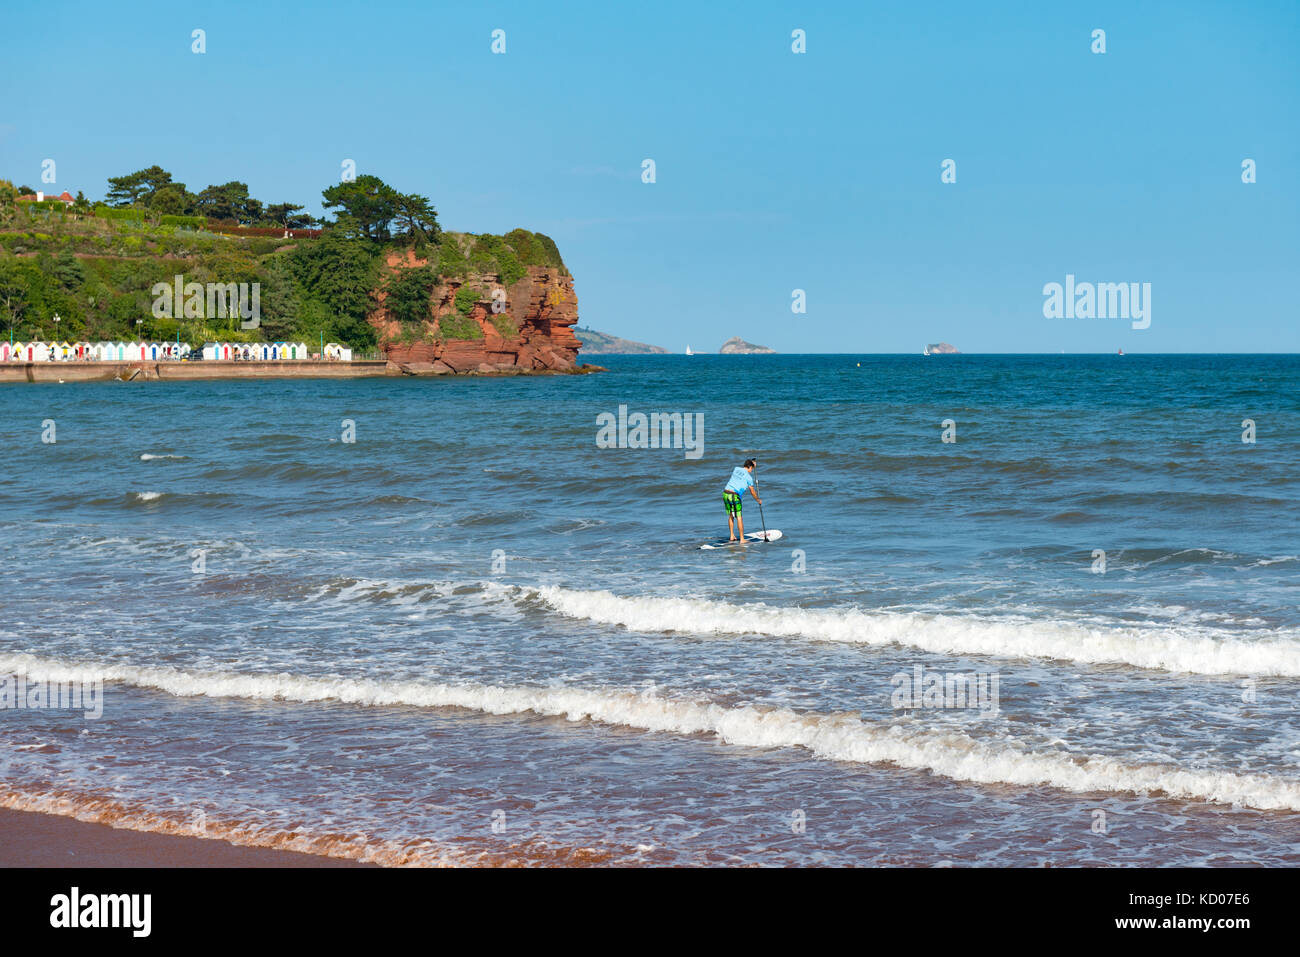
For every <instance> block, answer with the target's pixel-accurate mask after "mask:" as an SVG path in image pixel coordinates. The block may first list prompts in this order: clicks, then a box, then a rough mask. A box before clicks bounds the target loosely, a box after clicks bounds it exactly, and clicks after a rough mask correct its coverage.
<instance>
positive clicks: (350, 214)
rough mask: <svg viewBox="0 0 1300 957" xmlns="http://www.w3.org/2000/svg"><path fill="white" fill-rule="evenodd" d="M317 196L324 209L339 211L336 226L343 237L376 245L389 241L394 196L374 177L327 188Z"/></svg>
mask: <svg viewBox="0 0 1300 957" xmlns="http://www.w3.org/2000/svg"><path fill="white" fill-rule="evenodd" d="M321 195H322V196H324V197H325V202H324V203H323V205H324V207H325V208H326V209H332V208H334V207H340V208H341V213H340V214H339V216H338V222H337V223H336V226H338V227H339V228H341V229H342V230H343V231H344V232H345V233H347V234H355V235H359V236H361V237H363V238H365V239H369V240H371V241H372V242H379V243H383V242H387V241H388V240H389V238H391V235H392V233H391V228H390V224H391V223H392V221H393V217H394V216H396V215H397V199H398V193H397V191H396V190H395V189H393V187H391V186H389V185H388V184H387V183H385V182H384V181H383V180H382V179H380V178H379V177H378V176H371V175H369V174H366V175H364V176H358V177H357V178H356V179H355V180H352V181H351V182H347V183H337V184H335V185H334V186H331V187H330V188H329V189H327V190H324V191H323V192H322V193H321Z"/></svg>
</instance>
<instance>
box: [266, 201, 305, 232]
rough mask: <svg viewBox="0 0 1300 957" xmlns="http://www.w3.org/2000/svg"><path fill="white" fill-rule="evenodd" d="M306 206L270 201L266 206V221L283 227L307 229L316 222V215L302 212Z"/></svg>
mask: <svg viewBox="0 0 1300 957" xmlns="http://www.w3.org/2000/svg"><path fill="white" fill-rule="evenodd" d="M305 208H306V207H303V206H298V205H296V204H294V203H272V204H271V205H270V206H268V207H266V214H265V218H266V221H267V222H269V223H271V224H273V225H275V226H283V227H284V228H285V229H307V228H308V227H309V226H311V225H312V224H313V223H315V222H316V217H315V216H312V215H310V214H308V213H304V212H303V209H305Z"/></svg>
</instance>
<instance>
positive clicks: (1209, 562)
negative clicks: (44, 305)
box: [0, 355, 1300, 865]
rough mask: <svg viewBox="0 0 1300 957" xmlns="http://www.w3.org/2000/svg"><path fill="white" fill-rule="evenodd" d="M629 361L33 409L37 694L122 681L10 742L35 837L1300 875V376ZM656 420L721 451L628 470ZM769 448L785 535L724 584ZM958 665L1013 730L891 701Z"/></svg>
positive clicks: (66, 394) (8, 627)
mask: <svg viewBox="0 0 1300 957" xmlns="http://www.w3.org/2000/svg"><path fill="white" fill-rule="evenodd" d="M594 361H598V362H600V364H602V365H605V366H607V367H608V369H609V371H607V372H605V373H601V374H598V375H590V376H557V377H536V378H522V377H521V378H436V379H412V378H405V377H404V378H398V379H382V380H375V379H358V380H353V381H329V380H308V381H240V382H192V383H189V382H148V383H130V384H126V383H117V382H114V383H94V384H91V383H87V384H67V385H48V386H46V385H14V386H6V387H3V388H0V415H2V416H3V421H4V422H5V423H6V426H7V428H6V429H5V431H4V432H3V438H0V443H2V444H0V455H2V460H3V463H4V465H3V467H2V468H0V564H2V567H3V571H4V582H5V585H4V600H3V608H4V614H3V615H2V616H0V676H3V675H6V674H8V675H15V676H16V675H24V676H26V677H27V678H28V679H29V680H33V681H34V680H37V679H42V678H43V679H46V680H71V679H78V680H80V679H85V680H87V681H93V680H96V679H101V680H103V681H105V685H104V687H105V692H104V695H105V697H104V711H103V716H102V717H100V718H98V719H90V720H88V719H87V718H86V717H85V716H84V715H83V714H82V713H81V712H79V711H74V710H71V709H66V708H65V709H49V708H45V709H34V708H12V709H9V710H6V711H0V721H2V722H3V725H0V803H5V804H8V805H9V806H14V807H24V808H33V809H43V810H49V811H53V812H56V813H63V814H73V815H76V816H80V817H83V818H86V819H94V820H106V821H110V822H112V823H115V824H118V825H119V826H128V827H137V828H143V829H150V830H160V831H174V832H179V833H202V834H204V835H206V836H208V837H214V838H224V839H228V840H234V841H237V842H241V843H254V844H262V845H267V846H283V847H296V848H299V849H303V850H308V851H312V852H314V853H324V854H334V855H339V856H349V857H358V858H364V859H371V860H378V861H381V862H383V863H437V862H450V863H475V862H485V863H505V862H538V863H583V862H591V863H643V862H644V863H706V864H707V863H729V864H736V863H740V864H760V865H767V864H873V863H887V864H924V865H940V864H948V863H951V864H959V865H960V864H1013V865H1038V864H1044V863H1050V864H1053V865H1071V864H1098V865H1123V864H1149V863H1158V864H1230V863H1257V862H1268V863H1281V862H1291V863H1294V862H1296V861H1297V860H1300V820H1298V816H1297V813H1296V812H1297V811H1300V767H1298V766H1297V761H1298V759H1300V719H1298V718H1297V715H1296V708H1295V702H1296V693H1297V690H1300V607H1298V606H1297V595H1298V594H1300V592H1298V590H1297V585H1298V584H1300V542H1297V534H1296V533H1297V529H1300V447H1298V445H1297V436H1300V395H1298V394H1297V383H1298V382H1300V358H1298V357H1293V356H1141V355H1129V356H1122V357H1120V356H932V357H923V356H920V355H916V356H695V357H690V358H688V357H684V356H645V357H638V356H626V357H600V358H599V359H597V360H594ZM620 406H625V407H626V409H627V412H628V413H636V412H643V413H647V414H648V413H654V412H657V413H665V414H667V413H684V414H688V415H692V416H694V415H695V414H697V413H698V414H700V415H702V421H703V447H702V454H700V455H699V457H698V458H697V457H694V453H692V452H691V451H690V450H689V449H685V448H648V449H640V448H601V447H598V445H597V441H596V438H597V433H598V424H597V417H598V416H600V415H601V413H613V414H615V415H617V413H618V410H619V407H620ZM1245 419H1251V420H1253V422H1254V423H1255V432H1256V441H1255V442H1254V443H1245V442H1243V441H1242V435H1243V429H1244V426H1243V420H1245ZM47 420H51V421H52V422H53V424H54V429H55V438H56V441H55V442H54V443H47V442H42V433H43V431H44V432H45V433H46V435H47V437H48V425H46V424H44V423H46V422H47ZM345 420H350V422H351V424H352V426H353V427H354V430H355V441H345V438H347V437H348V436H347V434H346V432H345V429H346V428H347V422H346V421H345ZM944 420H952V422H953V423H954V427H955V441H951V442H945V441H943V437H944V433H945V427H944V425H943V423H944ZM692 421H695V420H694V419H692ZM949 436H950V437H952V430H951V429H950V430H949ZM750 456H754V457H757V458H758V459H759V467H758V469H757V471H756V476H757V478H758V480H759V488H760V492H761V494H762V497H763V512H762V515H760V514H759V512H758V509H757V503H755V502H754V501H753V500H752V499H749V500H747V503H746V506H745V511H744V518H745V523H746V531H756V530H760V529H761V528H763V527H764V526H766V527H767V528H775V529H780V530H781V531H782V532H783V537H782V538H781V539H780V540H779V541H777V542H772V543H769V544H760V545H754V546H749V547H746V548H744V549H739V548H737V549H730V550H722V551H702V550H700V549H699V548H698V545H699V543H701V542H704V541H707V540H710V539H713V538H716V537H718V536H719V535H724V536H725V534H726V520H725V515H724V513H723V510H722V504H721V488H722V485H723V484H724V482H725V481H726V478H727V476H728V475H729V474H730V472H731V469H732V468H734V467H735V466H736V465H738V464H740V462H741V461H742V460H743V459H745V458H747V457H750ZM1102 552H1104V566H1103V565H1102V563H1101V560H1102V555H1101V553H1102ZM917 666H920V667H921V668H922V669H923V671H924V672H926V673H931V674H933V673H939V674H941V675H976V674H981V675H995V676H996V677H997V679H998V689H999V700H998V702H997V708H996V709H992V708H989V707H983V708H980V707H917V708H911V707H895V704H896V703H897V702H896V700H894V692H895V689H896V687H897V686H898V682H899V681H900V680H901V679H900V678H898V677H896V676H910V675H913V674H915V671H914V669H915V668H916V667H917ZM985 703H986V704H987V702H985ZM1098 812H1103V813H1102V814H1100V815H1099V814H1098ZM1099 822H1100V823H1099Z"/></svg>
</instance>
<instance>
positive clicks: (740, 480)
mask: <svg viewBox="0 0 1300 957" xmlns="http://www.w3.org/2000/svg"><path fill="white" fill-rule="evenodd" d="M756 465H758V460H757V459H745V464H744V465H743V466H737V467H736V469H735V470H734V471H733V472H732V473H731V478H730V479H729V480H728V481H727V487H726V488H724V489H723V490H722V504H723V507H724V508H726V510H727V532H728V534H730V536H731V538H730V541H733V542H734V541H737V540H739V541H740V542H741V543H743V542H744V541H745V519H744V517H743V516H742V515H741V514H740V509H741V501H742V499H743V497H744V495H745V491H746V490H748V491H749V494H750V495H752V496H754V501H755V502H757V503H758V504H759V505H762V504H763V500H762V499H761V498H759V497H758V486H757V485H756V484H755V482H754V467H755V466H756ZM737 529H739V532H740V534H739V536H737V534H736V532H737Z"/></svg>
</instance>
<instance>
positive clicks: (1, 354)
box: [0, 342, 9, 362]
mask: <svg viewBox="0 0 1300 957" xmlns="http://www.w3.org/2000/svg"><path fill="white" fill-rule="evenodd" d="M8 361H9V343H7V342H0V362H8Z"/></svg>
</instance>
